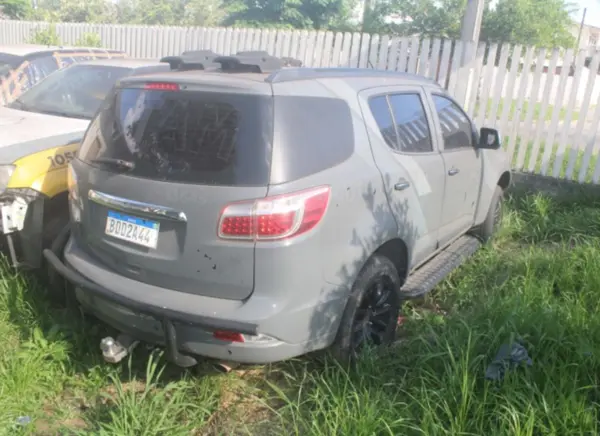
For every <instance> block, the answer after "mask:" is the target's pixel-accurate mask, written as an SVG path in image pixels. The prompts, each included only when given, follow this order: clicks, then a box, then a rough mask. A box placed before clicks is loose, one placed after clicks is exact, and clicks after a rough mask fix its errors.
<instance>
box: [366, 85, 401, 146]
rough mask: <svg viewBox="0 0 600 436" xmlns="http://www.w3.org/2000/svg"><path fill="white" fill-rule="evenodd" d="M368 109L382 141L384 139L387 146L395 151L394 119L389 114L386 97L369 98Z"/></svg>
mask: <svg viewBox="0 0 600 436" xmlns="http://www.w3.org/2000/svg"><path fill="white" fill-rule="evenodd" d="M369 108H370V109H371V113H372V114H373V118H375V121H376V122H377V126H378V127H379V131H380V132H381V135H382V136H383V139H385V142H386V143H387V145H389V146H390V147H391V148H392V149H394V150H397V149H398V141H397V138H396V129H394V119H393V118H392V113H391V112H390V106H389V105H388V101H387V97H386V96H385V95H380V96H378V97H373V98H371V99H370V100H369Z"/></svg>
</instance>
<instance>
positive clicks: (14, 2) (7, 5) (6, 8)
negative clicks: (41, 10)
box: [0, 0, 31, 20]
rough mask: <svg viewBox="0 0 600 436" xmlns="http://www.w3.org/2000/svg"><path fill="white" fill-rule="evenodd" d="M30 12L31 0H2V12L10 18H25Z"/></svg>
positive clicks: (0, 9) (0, 2)
mask: <svg viewBox="0 0 600 436" xmlns="http://www.w3.org/2000/svg"><path fill="white" fill-rule="evenodd" d="M30 12H31V2H30V1H29V0H0V13H1V14H4V15H6V16H7V17H8V18H10V19H13V20H23V19H25V18H26V17H27V16H28V15H29V14H30ZM1 14H0V15H1Z"/></svg>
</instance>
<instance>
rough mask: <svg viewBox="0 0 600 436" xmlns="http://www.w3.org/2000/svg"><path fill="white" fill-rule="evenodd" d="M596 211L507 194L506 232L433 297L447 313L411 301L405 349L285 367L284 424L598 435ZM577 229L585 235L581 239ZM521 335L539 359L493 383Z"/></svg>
mask: <svg viewBox="0 0 600 436" xmlns="http://www.w3.org/2000/svg"><path fill="white" fill-rule="evenodd" d="M599 220H600V208H597V204H591V205H590V204H589V203H587V202H586V201H585V200H582V199H573V198H571V201H570V202H566V201H562V200H550V199H547V198H540V197H539V196H530V197H524V198H523V197H521V198H513V199H511V200H510V201H509V213H508V214H507V216H506V223H505V226H506V228H505V229H504V232H503V234H501V235H500V236H499V238H498V239H497V240H496V241H495V242H494V244H492V245H491V246H489V247H487V248H485V249H482V250H481V251H480V252H479V253H478V254H477V255H476V256H475V257H474V258H473V259H471V260H470V261H469V262H468V263H467V264H465V265H464V266H463V267H462V268H461V269H459V270H457V271H455V272H454V273H453V274H452V275H451V276H450V277H449V278H448V279H447V280H446V281H445V282H444V283H443V284H442V285H440V286H439V287H438V289H437V290H436V292H435V294H434V295H433V296H432V297H430V298H431V299H434V300H435V301H436V304H437V305H440V306H441V307H442V308H443V309H444V310H443V311H442V312H441V313H440V312H438V311H435V312H433V311H429V310H423V308H422V307H419V306H416V305H414V304H409V305H407V307H406V310H407V313H408V316H407V321H406V322H405V323H404V324H403V327H402V328H403V329H404V333H405V334H403V338H404V339H403V340H402V341H401V342H400V343H399V344H398V345H397V346H395V347H393V348H391V349H389V350H382V351H378V352H373V353H370V354H366V355H364V356H363V359H362V361H361V362H360V364H359V366H358V368H356V370H354V371H347V370H344V369H343V368H341V367H339V366H338V365H336V364H335V363H332V362H331V361H328V362H327V363H326V364H324V365H323V366H322V367H321V368H319V369H318V370H315V369H310V368H308V367H307V365H306V364H305V363H302V362H297V363H288V364H287V366H284V367H282V368H281V369H280V371H281V372H282V373H283V374H285V377H283V376H281V375H280V376H279V378H278V381H277V383H271V385H270V392H271V394H270V396H267V397H266V398H267V399H266V400H265V401H269V399H272V398H274V399H276V400H277V401H278V402H279V403H278V404H279V405H278V406H277V407H276V408H275V407H274V413H276V416H277V417H278V422H279V425H280V427H281V428H282V429H285V431H286V432H287V433H291V434H298V435H300V434H302V435H321V434H378V435H383V434H389V435H398V434H403V435H404V434H406V435H412V434H415V435H417V434H425V435H430V434H431V435H437V434H486V435H487V434H490V435H493V434H498V435H499V434H512V435H521V434H522V435H525V434H528V435H530V434H597V433H598V406H599V404H598V400H599V398H600V397H599V392H600V390H599V379H598V374H600V372H599V371H600V353H598V351H597V350H598V349H600V318H599V317H598V315H597V314H598V310H599V309H600V298H599V297H600V291H599V289H600V269H599V268H598V265H599V263H600V229H599V228H598V227H594V226H592V227H591V228H590V225H591V224H594V223H597V222H598V221H599ZM586 229H587V232H586ZM573 234H577V235H580V236H581V237H580V238H579V239H578V243H577V244H575V245H573V244H572V238H573ZM547 237H549V238H550V241H551V242H552V244H551V246H550V245H549V244H547V239H546V238H547ZM532 242H533V243H532ZM536 242H544V244H542V245H539V244H538V245H536V244H535V243H536ZM442 313H443V314H442ZM515 338H519V339H520V340H521V341H522V342H523V343H524V345H525V346H526V348H527V349H528V350H529V353H530V355H531V356H532V357H533V361H534V364H533V367H531V368H520V369H518V370H516V371H514V372H510V373H509V374H508V375H507V377H506V378H505V379H504V380H503V381H502V382H500V383H493V382H488V381H486V380H485V378H484V374H485V369H486V366H487V365H488V364H489V363H490V362H491V360H492V359H493V358H494V355H495V353H496V351H497V349H498V348H499V346H500V345H501V344H502V343H506V342H509V341H511V340H513V339H515ZM281 379H284V380H285V384H283V385H282V383H281Z"/></svg>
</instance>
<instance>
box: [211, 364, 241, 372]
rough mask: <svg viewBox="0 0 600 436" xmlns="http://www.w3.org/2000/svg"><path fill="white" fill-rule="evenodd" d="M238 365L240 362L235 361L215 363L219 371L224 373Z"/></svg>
mask: <svg viewBox="0 0 600 436" xmlns="http://www.w3.org/2000/svg"><path fill="white" fill-rule="evenodd" d="M238 366H240V364H239V363H235V362H217V363H215V364H214V365H213V367H214V368H215V369H216V370H217V371H219V372H220V373H223V374H226V373H228V372H231V371H233V370H234V369H236V368H237V367H238Z"/></svg>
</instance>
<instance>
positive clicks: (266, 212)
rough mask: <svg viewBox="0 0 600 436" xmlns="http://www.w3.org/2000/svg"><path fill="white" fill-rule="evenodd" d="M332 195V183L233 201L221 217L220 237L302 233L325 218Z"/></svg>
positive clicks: (270, 237)
mask: <svg viewBox="0 0 600 436" xmlns="http://www.w3.org/2000/svg"><path fill="white" fill-rule="evenodd" d="M330 194H331V188H330V187H329V186H319V187H317V188H311V189H307V190H304V191H299V192H294V193H291V194H284V195H277V196H273V197H266V198H261V199H258V200H250V201H243V202H238V203H231V204H229V205H227V206H226V207H225V208H224V209H223V211H222V212H221V216H220V217H219V227H218V236H219V237H220V238H222V239H237V240H246V241H252V240H259V241H264V240H281V239H287V238H291V237H295V236H298V235H300V234H302V233H305V232H308V231H309V230H311V229H312V228H314V227H315V226H316V225H317V224H318V223H319V222H320V221H321V219H322V218H323V216H324V215H325V212H326V210H327V205H328V204H329V197H330Z"/></svg>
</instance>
